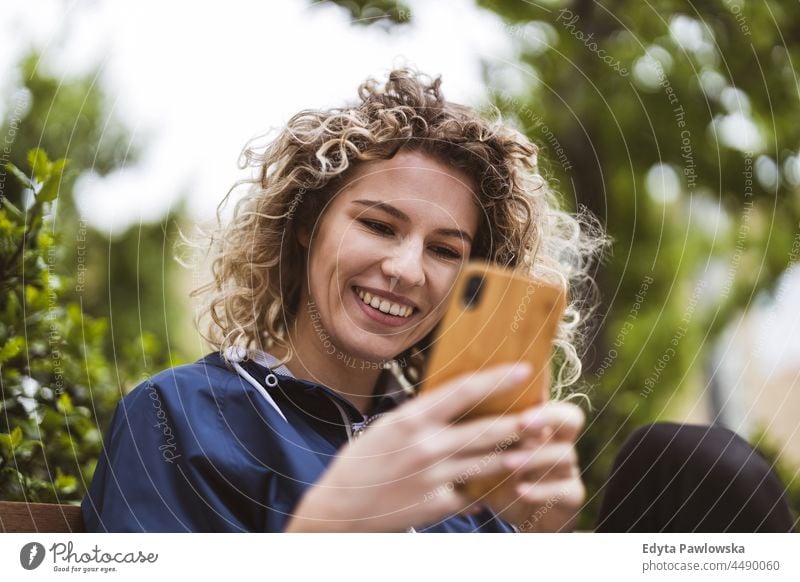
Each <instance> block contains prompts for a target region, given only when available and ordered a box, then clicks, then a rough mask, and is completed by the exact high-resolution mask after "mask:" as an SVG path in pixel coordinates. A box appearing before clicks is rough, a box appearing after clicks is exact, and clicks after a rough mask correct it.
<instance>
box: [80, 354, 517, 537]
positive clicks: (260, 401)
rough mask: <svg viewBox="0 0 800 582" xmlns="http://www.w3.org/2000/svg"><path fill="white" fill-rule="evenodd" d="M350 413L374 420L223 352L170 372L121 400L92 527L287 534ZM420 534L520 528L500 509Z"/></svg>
mask: <svg viewBox="0 0 800 582" xmlns="http://www.w3.org/2000/svg"><path fill="white" fill-rule="evenodd" d="M395 405H396V404H395V403H394V402H393V401H392V400H391V399H389V398H383V399H382V400H380V401H378V402H377V403H376V405H375V406H374V407H373V410H372V411H371V412H372V413H373V414H376V413H380V412H385V411H387V410H389V409H391V408H392V407H393V406H395ZM343 415H346V416H347V417H348V419H349V421H350V422H351V423H353V424H356V425H357V423H358V421H363V418H364V417H363V416H362V415H361V413H360V412H359V411H358V410H357V409H356V408H355V407H353V406H352V405H351V404H350V403H349V402H348V401H347V400H346V399H344V398H343V397H341V396H339V395H338V394H337V393H336V392H334V391H333V390H331V389H329V388H327V387H325V386H322V385H320V384H315V383H312V382H307V381H304V380H299V379H295V378H293V377H291V376H287V375H283V374H278V373H275V372H274V370H270V369H269V368H267V367H264V366H262V365H259V364H257V363H255V362H254V361H252V360H247V361H241V362H239V363H236V364H234V370H231V369H230V368H229V367H228V366H226V364H225V362H224V360H223V359H222V358H221V357H220V355H219V354H218V353H212V354H209V355H208V356H206V357H205V358H202V359H201V360H198V361H197V362H195V363H193V364H188V365H185V366H180V367H177V368H172V369H168V370H165V371H163V372H160V373H159V374H157V375H155V376H153V377H152V378H150V379H148V380H146V381H145V382H143V383H142V384H140V385H139V386H137V387H136V388H135V389H134V390H132V391H131V392H130V393H129V394H128V395H127V396H125V398H123V399H122V400H121V401H120V403H119V404H118V405H117V409H116V411H115V413H114V418H113V420H112V422H111V427H110V429H109V431H108V433H107V434H106V439H105V446H104V450H103V453H102V454H101V456H100V459H99V460H98V463H97V468H96V470H95V474H94V478H93V480H92V483H91V486H90V487H89V491H88V494H87V496H86V497H85V498H84V500H83V502H82V504H81V509H82V513H83V519H84V523H85V525H86V528H87V531H90V532H91V531H99V532H102V531H114V532H122V531H124V532H129V531H148V532H181V531H203V532H206V531H215V532H222V531H224V532H241V531H256V532H280V531H283V530H284V529H285V527H286V524H287V522H288V521H289V519H290V517H291V514H292V511H293V509H294V508H295V506H296V505H297V503H298V501H299V500H300V498H301V497H302V495H303V493H304V492H305V491H306V490H307V489H308V488H309V487H310V486H311V485H313V484H314V483H315V482H316V481H317V480H318V479H319V478H320V477H321V475H322V473H323V471H324V470H325V468H326V467H327V466H328V464H329V463H330V462H331V461H332V460H333V458H334V457H335V456H336V454H337V452H338V451H339V449H340V448H341V447H342V446H343V445H344V444H346V443H347V442H348V438H349V433H350V432H352V427H351V426H346V425H345V424H344V420H343ZM353 419H355V422H354V420H353ZM416 529H417V531H429V532H468V531H469V532H471V531H482V532H511V531H513V530H512V528H511V527H510V526H509V525H508V524H506V523H505V522H503V521H502V520H500V519H499V518H498V517H497V516H496V515H494V514H493V513H492V512H491V511H490V510H489V509H488V508H487V509H484V510H483V511H482V512H480V513H478V514H476V515H473V516H470V517H465V516H458V515H455V516H452V517H449V518H447V519H445V520H442V521H440V522H437V523H433V524H419V527H417V528H416Z"/></svg>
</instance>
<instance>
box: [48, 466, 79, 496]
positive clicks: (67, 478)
mask: <svg viewBox="0 0 800 582" xmlns="http://www.w3.org/2000/svg"><path fill="white" fill-rule="evenodd" d="M54 485H55V488H56V489H57V490H58V491H59V492H60V493H72V492H73V491H75V488H76V487H77V486H78V480H77V479H76V478H75V477H73V476H72V475H65V474H64V473H62V472H61V470H60V469H57V470H56V482H55V483H54Z"/></svg>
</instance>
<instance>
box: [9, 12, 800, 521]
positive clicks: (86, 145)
mask: <svg viewBox="0 0 800 582" xmlns="http://www.w3.org/2000/svg"><path fill="white" fill-rule="evenodd" d="M0 46H2V51H0V158H1V159H0V162H1V163H0V198H2V205H1V206H0V268H2V278H0V285H2V290H0V372H2V374H1V376H0V381H1V382H2V384H1V385H0V388H2V399H1V400H0V499H5V500H28V501H47V502H61V503H77V502H79V501H80V499H81V498H82V497H83V495H84V493H85V490H86V487H87V485H88V483H89V481H90V479H91V475H92V473H93V470H94V465H95V462H96V459H97V456H98V455H99V453H100V450H101V446H102V437H103V434H104V431H105V429H106V428H107V427H108V424H109V422H110V415H111V414H112V412H113V408H114V406H115V404H116V402H117V400H118V399H119V398H120V397H121V396H122V395H123V394H125V393H126V392H127V391H128V390H130V389H131V388H133V387H134V386H136V385H137V384H138V383H139V382H140V381H141V380H142V378H143V377H144V376H145V375H147V374H152V373H155V372H157V371H159V370H161V369H163V368H165V367H168V366H172V365H177V364H180V363H184V362H188V361H193V360H194V359H196V358H198V357H200V356H202V355H204V354H205V353H207V352H208V351H209V349H208V347H207V346H205V345H204V344H203V343H202V341H201V340H200V338H199V336H198V334H197V333H196V331H195V330H194V328H193V325H192V319H193V316H194V313H193V307H192V304H191V302H190V301H189V300H188V292H189V290H190V289H191V288H192V287H194V286H196V285H197V284H198V283H199V282H201V281H203V280H204V279H205V277H207V273H204V272H202V269H197V268H186V267H184V266H182V265H181V262H185V261H186V260H188V259H191V257H188V256H185V255H183V254H182V253H184V252H185V249H182V248H181V247H179V246H176V243H178V242H179V239H180V234H179V233H180V232H184V233H186V234H188V235H191V234H192V233H193V232H194V230H195V228H196V227H197V226H198V225H206V224H209V223H210V221H213V220H214V218H215V212H216V207H217V204H218V203H219V202H220V201H221V200H222V198H223V197H224V196H225V194H226V193H227V192H228V190H229V189H230V188H231V187H232V186H233V184H234V183H235V181H236V180H237V179H240V178H242V177H244V176H243V175H242V173H241V170H239V167H238V156H239V153H240V151H241V149H242V147H243V146H244V145H245V143H246V142H248V141H249V140H253V139H256V140H267V139H269V137H270V135H272V134H273V133H274V131H275V129H276V128H278V127H280V126H281V125H282V124H283V123H285V121H286V120H287V119H288V118H289V116H291V115H292V114H293V113H294V112H296V111H298V110H300V109H303V108H318V107H328V106H336V105H339V104H341V103H342V101H344V100H354V99H355V98H356V87H357V86H358V84H359V83H360V82H362V81H363V80H364V79H365V78H366V77H368V76H377V77H380V76H382V75H384V74H385V73H386V72H387V71H388V70H389V69H390V68H392V67H394V66H398V65H414V66H417V67H418V68H420V69H421V70H423V71H426V72H428V73H429V74H431V75H441V76H442V78H443V89H444V92H445V95H446V96H447V97H448V99H450V100H453V101H458V102H462V103H466V104H469V105H472V106H474V107H476V108H478V109H481V110H485V111H487V113H489V112H492V111H495V110H499V111H500V112H501V113H502V115H503V117H504V118H506V119H507V120H508V121H509V122H510V123H513V124H514V125H515V126H516V127H518V128H519V129H520V130H521V131H523V132H525V133H526V134H527V135H528V136H529V137H530V138H531V139H532V140H534V141H535V142H536V143H537V144H539V146H540V147H541V158H540V159H541V160H542V170H543V172H544V173H545V175H546V177H547V178H548V179H549V181H550V183H551V185H552V186H553V187H554V188H555V189H556V190H557V191H558V192H559V193H560V195H561V197H562V199H563V201H564V204H565V205H566V206H567V207H569V208H571V209H573V210H580V209H584V208H585V209H588V210H590V211H591V212H593V213H594V214H595V215H596V216H597V217H598V219H599V221H600V223H601V224H602V225H603V227H604V228H605V229H606V230H607V232H608V234H609V236H610V237H611V238H612V239H613V245H612V246H611V247H610V252H609V253H608V254H607V256H606V258H605V260H604V261H603V262H602V263H601V264H599V265H597V267H596V268H595V271H594V276H595V280H596V283H597V289H598V291H599V296H600V299H601V301H600V304H599V306H598V307H597V309H596V311H595V312H594V315H593V321H592V327H591V329H588V330H587V332H586V334H585V337H584V338H583V343H582V348H581V353H582V355H583V361H584V375H583V379H582V381H581V383H580V384H579V385H578V386H577V387H576V390H578V391H580V392H583V393H586V394H588V395H589V397H590V401H591V408H587V413H588V420H587V426H586V430H585V433H584V434H583V436H582V437H581V439H580V442H579V448H580V456H581V466H582V469H583V471H584V472H583V477H584V480H585V482H586V485H587V490H588V496H587V504H586V507H585V509H584V511H583V515H582V519H581V526H582V527H583V528H584V529H586V528H590V527H591V524H592V521H593V518H594V514H595V512H596V509H597V506H598V503H599V500H600V498H601V495H602V486H603V480H604V478H605V476H606V475H607V474H608V471H609V469H610V467H611V462H612V460H613V457H614V454H615V452H616V451H617V450H618V449H619V446H620V444H621V442H622V441H623V440H624V438H625V437H626V436H627V435H628V434H629V433H630V432H631V431H632V430H633V429H634V428H635V427H636V426H639V425H641V424H644V423H646V422H652V421H656V420H672V421H682V422H702V423H719V424H722V425H724V426H727V427H729V428H731V429H733V430H735V431H737V432H738V433H739V434H741V435H742V436H744V437H745V438H746V439H748V440H749V441H750V442H751V443H753V444H754V445H755V446H757V447H758V448H759V450H761V452H762V453H763V454H764V455H765V456H767V458H768V459H769V460H770V461H771V462H773V463H774V464H775V467H776V470H777V471H778V472H779V474H780V476H781V478H782V480H783V482H784V484H785V485H786V486H787V489H788V490H789V493H790V497H791V500H792V505H793V509H794V511H795V512H796V514H797V512H798V510H800V480H799V479H798V463H800V433H798V430H797V427H798V424H799V423H800V421H798V419H800V391H798V387H797V385H798V374H799V373H800V329H799V328H798V313H800V308H798V305H799V304H800V271H798V270H797V269H796V266H795V264H796V263H797V261H798V259H799V258H800V123H798V121H800V107H798V105H799V104H800V99H799V97H800V81H799V80H798V66H797V65H798V63H800V3H798V2H797V1H796V0H695V1H693V2H684V1H677V0H676V1H672V0H645V1H643V2H638V1H637V2H634V1H621V0H603V1H599V0H569V1H567V0H550V1H540V2H532V1H531V2H529V1H522V0H520V1H515V0H496V1H485V0H482V1H478V2H477V3H476V2H474V1H472V0H452V1H448V2H424V0H414V1H412V0H407V1H406V2H395V1H389V0H386V1H381V0H376V1H365V0H343V1H326V2H310V1H308V0H281V1H278V2H255V1H253V2H247V1H244V0H231V1H229V2H226V3H225V5H224V7H223V6H222V4H220V3H217V6H216V7H215V6H213V5H211V4H209V3H189V2H156V1H153V0H145V1H141V0H140V1H136V2H134V1H132V0H131V1H112V0H87V1H66V0H35V1H31V0H28V1H26V2H17V3H6V4H5V5H4V6H3V10H2V12H0ZM63 160H66V161H63ZM234 199H235V192H234ZM226 212H227V209H222V212H221V215H222V217H223V218H224V217H225V216H226Z"/></svg>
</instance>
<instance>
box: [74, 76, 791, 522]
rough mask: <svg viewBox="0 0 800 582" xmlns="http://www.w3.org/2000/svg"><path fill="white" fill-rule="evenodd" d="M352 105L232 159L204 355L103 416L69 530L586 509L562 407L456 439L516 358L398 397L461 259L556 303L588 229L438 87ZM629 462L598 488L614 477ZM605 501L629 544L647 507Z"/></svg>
mask: <svg viewBox="0 0 800 582" xmlns="http://www.w3.org/2000/svg"><path fill="white" fill-rule="evenodd" d="M359 96H360V100H359V102H358V103H356V104H354V105H352V106H348V107H343V108H341V109H333V110H325V111H302V112H300V113H298V114H297V115H295V116H294V117H293V118H292V119H291V120H290V121H289V123H288V125H287V127H286V128H285V129H284V130H283V131H282V132H281V133H280V134H279V135H278V136H277V137H276V138H275V139H274V140H273V141H272V142H271V143H270V144H269V145H268V146H267V147H266V148H264V149H263V150H257V149H254V148H251V149H248V150H246V159H247V161H248V163H249V165H251V166H254V167H255V168H257V170H258V171H257V176H256V177H255V179H254V180H253V181H252V183H251V184H250V189H249V191H248V193H247V195H246V196H245V197H244V198H243V199H242V200H241V201H240V202H239V203H238V204H237V206H236V211H235V213H234V217H233V219H232V221H231V222H230V224H229V225H228V226H226V227H223V228H221V230H220V232H219V233H218V236H216V237H215V238H214V239H213V250H214V252H215V254H216V256H215V257H214V260H213V263H212V271H213V281H212V282H211V283H209V284H208V285H206V286H204V287H201V288H200V289H198V291H197V294H198V295H205V296H207V297H208V306H207V309H206V313H208V314H209V315H210V322H209V328H208V333H207V335H206V337H207V339H208V340H209V341H210V342H211V344H212V345H213V346H215V347H216V348H217V351H216V352H214V353H212V354H210V355H208V356H207V357H205V358H203V359H202V360H200V361H198V362H196V363H194V364H190V365H187V366H181V367H178V368H175V369H171V370H167V371H164V372H162V373H160V374H157V375H156V376H154V377H153V378H151V379H148V380H147V381H146V382H144V383H143V384H142V385H141V386H139V387H137V388H136V389H135V390H133V391H132V392H131V393H130V394H129V395H127V396H126V397H125V398H124V399H123V400H122V402H121V403H120V405H119V407H118V409H117V412H116V415H115V417H114V420H113V423H112V427H111V430H110V432H109V434H108V436H107V440H106V448H105V452H104V455H103V457H102V458H101V459H100V461H99V463H98V467H97V471H96V473H95V477H94V480H93V482H92V485H91V488H90V492H89V495H88V496H87V498H86V499H85V500H84V503H83V511H84V519H85V521H86V525H87V528H88V529H89V530H90V531H104V530H109V531H142V530H145V531H487V532H489V531H494V532H510V531H514V530H517V531H569V530H570V529H571V528H572V527H573V526H574V523H575V518H576V515H577V512H578V511H579V509H580V507H581V504H582V502H583V498H584V490H583V485H582V483H581V480H580V472H579V470H578V465H577V459H576V455H575V450H574V443H575V439H576V438H577V436H578V434H579V432H580V429H581V427H582V424H583V415H582V413H581V411H580V409H579V408H578V407H577V406H575V405H574V404H571V403H569V402H566V401H563V400H560V401H559V400H554V401H551V402H548V403H547V404H544V405H542V406H537V407H534V408H532V409H529V410H526V411H524V412H522V413H515V414H506V415H502V416H497V417H489V418H482V419H480V420H471V421H466V422H459V423H454V422H453V421H454V420H455V419H457V418H459V417H460V416H461V415H462V414H463V413H464V412H465V411H467V410H469V409H470V408H471V407H473V406H474V405H475V404H476V403H478V402H479V401H480V400H481V399H483V398H485V397H486V395H487V394H488V393H489V392H490V391H492V390H508V389H511V388H513V387H514V386H515V385H516V384H518V383H519V382H524V381H525V379H526V378H527V377H528V376H529V375H530V374H531V373H532V370H530V369H529V368H526V367H525V366H523V365H515V364H514V363H513V362H509V365H505V366H497V367H494V368H492V369H484V370H479V371H477V372H476V373H475V374H471V375H468V376H463V377H459V378H456V379H454V380H452V381H450V382H448V383H447V385H446V386H443V387H442V389H441V390H439V391H437V392H435V393H431V394H426V395H424V396H416V395H415V386H416V383H417V381H418V380H419V379H420V378H419V374H420V370H421V367H422V365H423V364H424V361H425V358H426V357H427V354H428V348H429V346H430V344H431V342H432V341H433V336H434V332H435V326H436V325H437V323H438V322H439V321H440V319H441V318H442V316H443V313H444V312H443V310H444V306H445V299H446V298H447V296H448V294H449V292H450V290H451V288H452V286H453V283H454V281H455V277H456V276H457V274H458V273H459V271H460V269H461V268H462V266H463V265H464V264H465V262H466V261H467V260H469V259H470V258H481V259H484V260H488V261H492V262H494V263H497V264H500V265H504V266H506V267H508V268H512V269H518V270H521V271H524V272H526V273H528V274H531V275H533V276H536V277H539V278H545V279H549V280H552V281H556V282H558V283H560V284H561V285H563V286H564V287H565V288H567V289H572V288H573V287H574V285H575V284H576V283H578V282H580V281H581V280H583V279H584V278H585V269H586V265H587V258H588V257H589V256H590V255H591V253H592V251H593V249H594V248H596V246H597V238H596V237H595V238H593V235H592V234H591V233H592V232H594V231H593V230H591V229H584V228H581V224H580V222H579V220H578V219H577V218H575V217H573V216H571V215H569V214H567V213H565V212H562V211H560V210H559V209H558V206H557V204H556V202H555V199H554V197H553V196H552V194H551V193H550V191H549V190H548V188H547V187H546V184H545V183H544V181H543V180H542V179H541V177H540V176H539V174H538V171H537V163H536V152H537V150H536V147H535V146H534V145H533V144H531V143H530V142H529V141H528V140H527V139H526V138H525V137H524V136H522V135H521V134H520V133H518V132H516V131H514V130H513V129H511V128H510V127H508V126H507V125H504V124H502V123H500V122H489V121H487V120H484V119H482V118H481V117H480V116H479V115H477V114H476V113H475V112H474V111H472V110H471V109H469V108H467V107H463V106H460V105H456V104H453V103H450V102H447V101H445V99H444V98H443V96H442V93H441V90H440V81H439V80H438V79H437V80H430V79H428V78H427V77H425V76H423V75H420V74H418V73H416V72H414V71H410V70H398V71H393V72H392V73H391V74H390V76H389V80H388V82H387V83H386V84H385V86H380V85H378V84H377V83H376V82H374V81H368V82H367V83H365V84H364V85H362V87H361V88H360V91H359ZM582 320H583V314H582V313H581V312H580V311H579V310H578V308H577V307H576V304H574V303H573V304H571V305H570V306H569V307H568V309H567V313H566V314H565V317H564V319H563V322H562V324H561V326H560V329H559V332H558V334H557V340H556V346H555V347H556V349H557V350H558V351H559V358H557V361H559V362H561V365H560V367H559V369H558V370H556V374H555V375H554V378H555V382H554V392H555V393H556V394H558V393H559V392H560V390H561V389H562V388H564V387H566V386H568V385H569V384H571V383H572V382H574V380H575V379H576V378H577V377H578V375H579V373H580V362H579V360H578V358H577V355H576V350H575V347H574V345H573V343H572V337H573V334H574V332H575V329H576V326H577V325H578V324H579V323H581V322H582ZM487 349H489V346H487ZM665 426H666V425H663V426H662V427H660V428H658V429H654V430H652V431H649V430H648V431H646V433H645V434H646V435H651V434H660V435H662V436H663V435H664V434H665V430H664V427H665ZM679 432H681V431H679ZM714 434H717V433H714ZM681 435H682V436H685V431H682V432H681ZM640 436H641V435H640ZM644 440H646V439H645V438H643V437H642V438H639V441H637V443H636V444H635V445H631V446H632V447H633V450H634V452H635V450H637V449H638V443H639V442H640V441H642V442H643V441H644ZM650 440H651V441H652V437H650ZM690 440H691V439H690ZM699 440H701V441H702V440H703V437H702V436H701V437H700V439H699ZM697 441H698V439H694V440H692V441H691V442H693V443H696V442H697ZM670 442H671V441H670ZM511 445H513V446H511ZM654 447H661V444H660V443H658V442H656V443H651V444H649V445H648V446H645V447H643V449H642V450H645V451H653V450H654ZM662 448H663V447H662ZM687 450H690V449H687ZM703 450H707V449H703ZM628 453H629V454H628V455H627V457H625V460H626V462H627V464H625V462H623V461H621V463H622V465H621V467H620V470H619V471H617V472H616V474H617V475H620V476H626V475H627V476H630V475H632V474H634V473H632V472H631V471H630V469H629V467H630V466H631V463H633V465H636V464H637V462H636V461H635V460H632V459H635V455H634V454H633V453H631V452H630V451H628ZM669 458H670V459H671V461H670V462H675V461H676V460H679V459H680V458H681V455H680V454H679V453H676V454H672V455H670V457H669ZM651 466H653V464H652V463H651V465H648V466H646V467H644V469H649V468H650V467H651ZM638 469H639V472H638V473H636V474H637V475H639V476H640V477H641V473H642V471H643V470H644V469H643V467H641V466H639V468H638ZM767 470H768V468H767ZM662 477H663V475H662ZM472 478H481V479H493V480H494V482H495V483H496V486H495V487H494V489H493V490H492V492H491V493H490V494H489V495H487V496H485V497H483V498H481V499H474V498H471V497H470V496H469V495H468V494H467V489H466V488H465V487H463V485H464V483H465V481H466V480H467V479H472ZM619 478H621V477H619ZM619 478H618V479H617V480H619ZM640 481H641V479H640V480H639V481H634V482H633V483H627V484H625V486H624V487H626V488H627V489H626V490H627V491H631V490H632V489H634V488H635V486H636V484H637V483H639V482H640ZM762 481H763V479H762ZM681 483H682V486H683V485H685V484H686V481H685V480H684V481H681ZM658 484H659V485H660V486H661V488H660V489H659V490H660V491H663V490H664V487H668V486H669V485H668V484H667V483H665V482H661V481H659V483H658ZM611 486H612V489H613V490H614V491H615V492H619V491H620V489H619V487H616V488H614V484H613V483H612V484H611ZM612 497H613V496H609V497H607V499H610V498H612ZM762 498H763V496H762ZM778 501H780V499H779V500H778ZM670 502H671V503H674V500H671V501H670ZM626 503H628V504H630V501H629V500H628V497H626V496H624V495H618V499H617V502H615V503H614V504H613V506H611V507H606V508H605V509H604V511H605V514H604V520H605V521H603V525H604V527H610V528H612V529H614V528H616V529H623V530H624V529H631V528H635V527H636V524H640V523H642V518H643V517H647V515H648V511H650V510H651V509H652V507H653V506H644V508H637V510H639V509H641V510H642V511H639V513H637V514H636V515H632V513H631V511H629V510H628V509H627V507H626ZM655 507H656V508H658V509H659V511H660V508H661V506H659V505H658V504H656V505H655ZM671 507H673V508H675V507H676V506H675V505H673V506H671ZM762 515H763V512H762ZM634 518H636V519H638V521H634ZM643 523H644V524H645V525H644V526H643V527H647V528H652V527H658V524H656V523H655V522H653V521H648V520H647V519H645V521H644V522H643ZM680 527H686V524H685V523H681V526H680ZM713 527H717V526H716V525H715V526H713ZM746 527H749V526H746Z"/></svg>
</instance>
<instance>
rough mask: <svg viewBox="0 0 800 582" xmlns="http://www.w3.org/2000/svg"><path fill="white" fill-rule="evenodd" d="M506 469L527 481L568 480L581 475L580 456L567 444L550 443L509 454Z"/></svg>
mask: <svg viewBox="0 0 800 582" xmlns="http://www.w3.org/2000/svg"><path fill="white" fill-rule="evenodd" d="M503 464H504V465H505V467H506V468H507V469H508V470H509V471H511V472H512V473H513V474H515V475H519V476H521V477H522V478H524V479H525V480H527V481H535V480H539V479H542V480H544V479H549V480H554V479H566V478H572V477H576V476H577V475H579V474H580V470H579V469H578V455H577V454H576V452H575V448H574V447H573V446H572V445H570V444H567V443H548V444H546V445H542V446H540V447H537V448H535V449H532V450H531V449H527V450H518V451H513V452H510V453H508V454H507V455H506V456H505V458H504V459H503Z"/></svg>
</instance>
